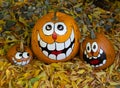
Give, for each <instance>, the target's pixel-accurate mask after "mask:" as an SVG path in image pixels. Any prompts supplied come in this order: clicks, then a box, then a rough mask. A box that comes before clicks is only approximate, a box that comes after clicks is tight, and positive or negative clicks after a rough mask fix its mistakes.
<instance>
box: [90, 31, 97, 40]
mask: <svg viewBox="0 0 120 88" xmlns="http://www.w3.org/2000/svg"><path fill="white" fill-rule="evenodd" d="M90 37H91V39H95V38H96V35H95V33H94V31H93V30H91V31H90Z"/></svg>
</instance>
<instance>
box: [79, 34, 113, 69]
mask: <svg viewBox="0 0 120 88" xmlns="http://www.w3.org/2000/svg"><path fill="white" fill-rule="evenodd" d="M80 57H81V58H82V59H83V60H84V61H86V62H87V63H88V64H90V65H91V66H92V67H94V68H95V69H97V70H98V69H99V70H100V69H105V68H107V67H109V66H110V65H111V64H112V63H113V62H114V59H115V50H114V47H113V45H112V43H111V42H110V41H109V40H108V39H107V38H106V37H105V35H104V34H103V33H96V38H95V39H91V38H90V36H88V37H86V38H85V40H84V41H83V42H82V43H81V47H80Z"/></svg>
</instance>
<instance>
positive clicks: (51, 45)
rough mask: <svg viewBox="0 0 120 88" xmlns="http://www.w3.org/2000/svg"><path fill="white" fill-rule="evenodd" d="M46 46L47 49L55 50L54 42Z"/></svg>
mask: <svg viewBox="0 0 120 88" xmlns="http://www.w3.org/2000/svg"><path fill="white" fill-rule="evenodd" d="M47 48H48V50H55V43H53V44H48V46H47Z"/></svg>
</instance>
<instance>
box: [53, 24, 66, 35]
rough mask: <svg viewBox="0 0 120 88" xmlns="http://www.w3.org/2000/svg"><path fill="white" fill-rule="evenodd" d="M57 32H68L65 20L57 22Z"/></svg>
mask: <svg viewBox="0 0 120 88" xmlns="http://www.w3.org/2000/svg"><path fill="white" fill-rule="evenodd" d="M55 32H56V33H57V34H59V35H64V34H65V33H66V32H67V29H66V25H65V24H64V23H63V22H58V23H56V24H55Z"/></svg>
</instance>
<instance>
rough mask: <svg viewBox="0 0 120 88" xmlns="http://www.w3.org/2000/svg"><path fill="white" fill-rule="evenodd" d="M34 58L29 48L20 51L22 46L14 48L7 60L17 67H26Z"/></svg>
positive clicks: (10, 50)
mask: <svg viewBox="0 0 120 88" xmlns="http://www.w3.org/2000/svg"><path fill="white" fill-rule="evenodd" d="M32 58H33V55H32V51H31V49H30V48H29V47H28V46H24V50H23V51H21V50H20V44H16V45H14V46H12V47H11V48H10V49H9V50H8V52H7V59H8V60H9V61H10V62H11V63H12V64H16V65H21V66H24V65H26V64H28V63H29V62H30V61H31V60H32Z"/></svg>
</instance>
